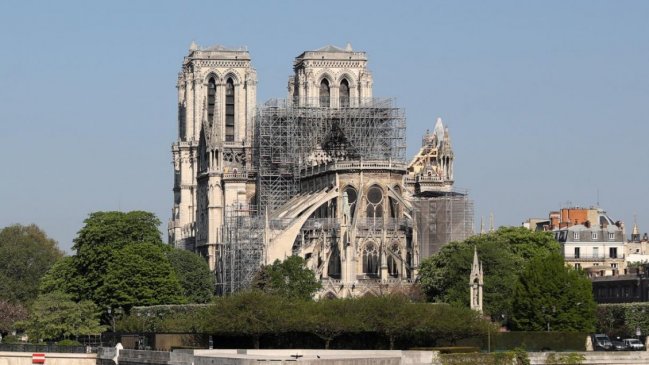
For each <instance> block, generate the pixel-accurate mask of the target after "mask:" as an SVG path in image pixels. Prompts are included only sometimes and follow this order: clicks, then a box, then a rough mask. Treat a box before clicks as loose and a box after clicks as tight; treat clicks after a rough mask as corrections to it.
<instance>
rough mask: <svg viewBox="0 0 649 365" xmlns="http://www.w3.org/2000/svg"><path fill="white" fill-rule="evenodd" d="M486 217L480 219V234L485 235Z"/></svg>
mask: <svg viewBox="0 0 649 365" xmlns="http://www.w3.org/2000/svg"><path fill="white" fill-rule="evenodd" d="M483 219H484V217H482V216H481V217H480V234H484V233H485V232H484V222H483Z"/></svg>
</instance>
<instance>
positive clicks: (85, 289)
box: [72, 211, 162, 303]
mask: <svg viewBox="0 0 649 365" xmlns="http://www.w3.org/2000/svg"><path fill="white" fill-rule="evenodd" d="M84 224H85V225H84V226H83V228H81V230H80V231H79V232H78V234H77V237H76V238H75V239H74V245H73V246H72V248H73V249H74V250H76V259H75V261H76V265H75V266H76V268H77V272H78V275H80V276H81V277H82V278H83V280H81V281H80V283H79V284H80V285H81V287H80V288H79V293H78V294H79V296H80V298H83V299H91V300H94V301H95V302H96V303H99V302H101V301H102V298H101V297H100V296H97V295H98V289H99V288H100V287H101V286H103V283H104V279H105V276H106V273H107V271H106V270H107V269H108V267H110V263H111V262H112V261H113V253H114V252H116V251H119V250H120V249H121V248H122V247H124V246H126V245H128V244H138V243H149V244H157V245H162V240H161V238H160V231H159V230H158V226H159V225H160V220H159V219H158V218H157V217H156V216H155V215H154V214H153V213H149V212H143V211H132V212H127V213H125V212H94V213H91V214H90V216H89V217H88V218H87V219H86V220H85V221H84Z"/></svg>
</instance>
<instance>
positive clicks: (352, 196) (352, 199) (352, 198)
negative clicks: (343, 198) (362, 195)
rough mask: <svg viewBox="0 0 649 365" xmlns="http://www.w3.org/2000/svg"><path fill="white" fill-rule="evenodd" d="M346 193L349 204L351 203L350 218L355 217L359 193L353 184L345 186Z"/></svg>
mask: <svg viewBox="0 0 649 365" xmlns="http://www.w3.org/2000/svg"><path fill="white" fill-rule="evenodd" d="M345 193H347V204H348V205H349V218H350V219H354V213H355V211H356V199H357V198H358V194H357V193H356V189H354V188H353V187H351V186H348V187H346V188H345V190H344V192H343V194H345ZM348 223H349V222H348Z"/></svg>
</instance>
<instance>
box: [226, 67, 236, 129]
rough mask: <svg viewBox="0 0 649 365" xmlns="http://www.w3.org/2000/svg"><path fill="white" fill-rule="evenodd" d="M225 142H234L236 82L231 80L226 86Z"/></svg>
mask: <svg viewBox="0 0 649 365" xmlns="http://www.w3.org/2000/svg"><path fill="white" fill-rule="evenodd" d="M225 140H226V141H227V142H232V141H234V82H233V81H232V79H231V78H229V79H228V81H227V82H226V85H225Z"/></svg>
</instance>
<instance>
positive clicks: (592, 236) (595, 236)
mask: <svg viewBox="0 0 649 365" xmlns="http://www.w3.org/2000/svg"><path fill="white" fill-rule="evenodd" d="M591 238H592V239H593V240H596V239H597V232H593V233H591Z"/></svg>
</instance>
